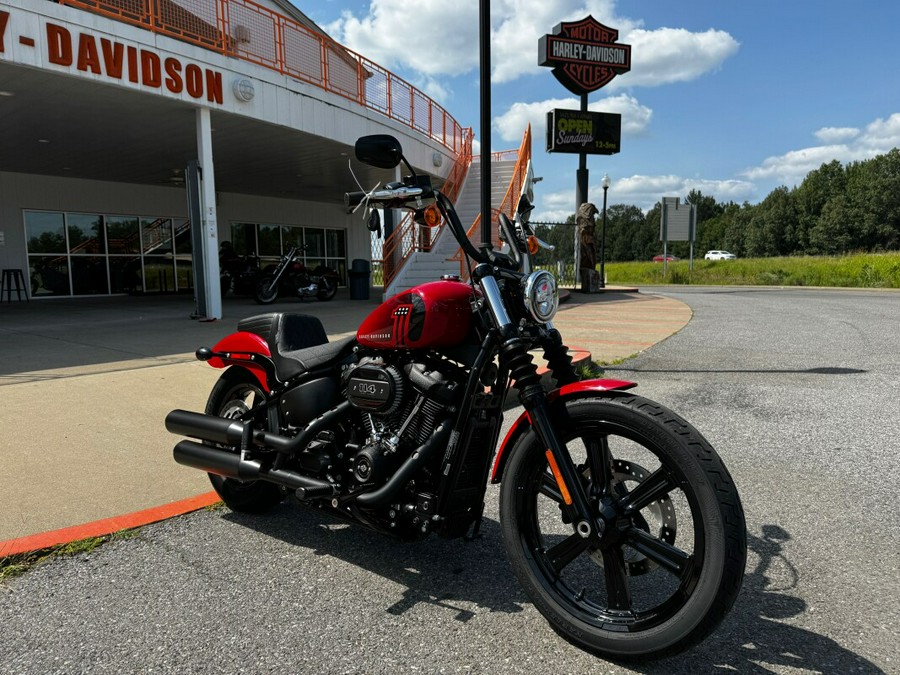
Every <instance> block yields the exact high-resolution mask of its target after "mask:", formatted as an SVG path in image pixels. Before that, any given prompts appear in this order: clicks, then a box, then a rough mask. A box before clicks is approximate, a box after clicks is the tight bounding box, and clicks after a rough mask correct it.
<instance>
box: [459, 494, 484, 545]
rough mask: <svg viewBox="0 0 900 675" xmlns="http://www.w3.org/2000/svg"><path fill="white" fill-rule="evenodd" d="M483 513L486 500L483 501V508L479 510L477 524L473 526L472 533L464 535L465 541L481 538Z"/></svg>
mask: <svg viewBox="0 0 900 675" xmlns="http://www.w3.org/2000/svg"><path fill="white" fill-rule="evenodd" d="M483 514H484V502H482V503H481V508H480V509H479V510H478V517H477V518H476V519H475V524H474V525H473V526H472V533H471V534H465V535H463V539H464V540H465V541H475V540H476V539H481V521H482V515H483Z"/></svg>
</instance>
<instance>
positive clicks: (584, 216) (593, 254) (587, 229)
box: [575, 202, 599, 270]
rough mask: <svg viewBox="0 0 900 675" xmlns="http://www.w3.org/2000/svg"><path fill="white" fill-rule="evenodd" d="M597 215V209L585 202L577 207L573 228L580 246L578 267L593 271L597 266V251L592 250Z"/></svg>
mask: <svg viewBox="0 0 900 675" xmlns="http://www.w3.org/2000/svg"><path fill="white" fill-rule="evenodd" d="M598 213H599V211H598V210H597V207H596V206H594V205H593V204H591V203H588V202H585V203H584V204H582V205H581V206H579V207H578V213H576V214H575V226H576V227H577V228H578V241H579V244H580V246H581V263H580V264H579V267H580V268H582V269H584V268H587V269H589V270H593V269H594V267H595V266H596V264H597V251H596V249H595V248H594V216H596V215H597V214H598Z"/></svg>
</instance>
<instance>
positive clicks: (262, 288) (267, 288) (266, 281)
mask: <svg viewBox="0 0 900 675" xmlns="http://www.w3.org/2000/svg"><path fill="white" fill-rule="evenodd" d="M253 298H254V299H255V300H256V302H258V303H259V304H260V305H271V304H272V303H273V302H275V300H276V298H278V282H276V281H275V277H271V276H265V277H263V278H262V279H260V280H259V281H258V282H257V284H256V292H255V293H254V294H253Z"/></svg>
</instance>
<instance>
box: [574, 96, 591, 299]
mask: <svg viewBox="0 0 900 675" xmlns="http://www.w3.org/2000/svg"><path fill="white" fill-rule="evenodd" d="M587 109H588V97H587V94H582V95H581V112H587ZM587 197H588V169H587V153H584V152H579V153H578V171H577V172H576V173H575V219H576V223H577V220H578V209H580V208H581V205H582V204H584V203H585V202H586V201H587ZM578 235H579V232H578V227H577V225H576V227H575V255H574V256H573V257H574V259H575V288H578V284H579V283H581V284H582V288H581V290H582V291H583V292H585V293H586V292H587V290H586V289H588V288H590V283H587V284H586V282H585V281H584V280H583V279H582V278H581V241H580V239H579V237H578Z"/></svg>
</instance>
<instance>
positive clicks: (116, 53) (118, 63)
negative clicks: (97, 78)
mask: <svg viewBox="0 0 900 675" xmlns="http://www.w3.org/2000/svg"><path fill="white" fill-rule="evenodd" d="M100 47H101V49H102V50H103V65H104V66H106V74H107V75H109V76H110V77H114V78H116V79H117V80H121V79H122V55H123V54H124V53H125V46H124V45H122V44H121V43H119V42H110V41H109V40H107V39H106V38H100Z"/></svg>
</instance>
